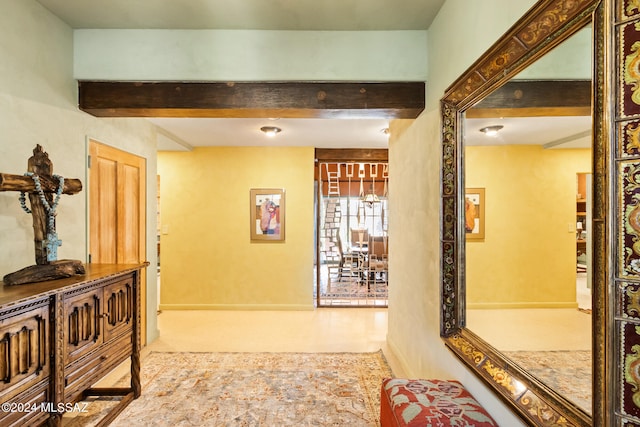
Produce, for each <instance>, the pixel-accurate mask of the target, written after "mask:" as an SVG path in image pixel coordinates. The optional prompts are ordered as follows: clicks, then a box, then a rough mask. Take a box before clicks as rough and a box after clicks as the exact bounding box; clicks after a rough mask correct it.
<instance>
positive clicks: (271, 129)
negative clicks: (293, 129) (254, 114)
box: [260, 126, 282, 137]
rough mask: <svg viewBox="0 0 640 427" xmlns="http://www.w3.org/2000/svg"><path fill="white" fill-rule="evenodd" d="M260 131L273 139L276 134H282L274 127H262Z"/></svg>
mask: <svg viewBox="0 0 640 427" xmlns="http://www.w3.org/2000/svg"><path fill="white" fill-rule="evenodd" d="M260 130H261V131H262V132H264V133H265V135H267V136H271V137H274V136H276V135H277V134H278V133H280V132H282V129H280V128H279V127H275V126H262V127H261V128H260Z"/></svg>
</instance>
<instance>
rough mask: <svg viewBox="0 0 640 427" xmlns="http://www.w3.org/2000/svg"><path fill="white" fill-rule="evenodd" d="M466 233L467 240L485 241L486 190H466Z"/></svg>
mask: <svg viewBox="0 0 640 427" xmlns="http://www.w3.org/2000/svg"><path fill="white" fill-rule="evenodd" d="M464 231H465V234H466V236H467V240H484V188H467V189H466V190H465V194H464Z"/></svg>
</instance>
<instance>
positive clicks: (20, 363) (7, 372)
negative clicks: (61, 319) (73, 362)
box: [0, 300, 50, 400]
mask: <svg viewBox="0 0 640 427" xmlns="http://www.w3.org/2000/svg"><path fill="white" fill-rule="evenodd" d="M47 301H48V300H43V301H42V302H41V303H39V305H40V307H37V305H38V303H36V304H35V305H36V308H30V309H29V310H28V311H26V310H25V311H20V310H17V311H13V313H12V315H10V316H8V317H4V316H2V317H0V319H1V320H0V397H1V398H2V400H5V399H8V398H9V397H10V396H13V395H15V394H17V393H19V392H21V391H23V390H25V389H27V388H29V387H30V386H31V385H32V384H34V383H36V382H38V381H40V380H42V379H43V378H46V377H47V376H48V375H49V370H50V367H49V359H48V351H49V346H48V342H49V341H48V336H49V335H48V334H49V307H48V305H47Z"/></svg>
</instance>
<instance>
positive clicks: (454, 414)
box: [380, 378, 498, 427]
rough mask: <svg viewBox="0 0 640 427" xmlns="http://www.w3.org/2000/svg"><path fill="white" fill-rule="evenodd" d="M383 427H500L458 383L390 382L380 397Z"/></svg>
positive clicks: (427, 381)
mask: <svg viewBox="0 0 640 427" xmlns="http://www.w3.org/2000/svg"><path fill="white" fill-rule="evenodd" d="M380 424H381V426H382V427H391V426H412V427H418V426H419V427H426V426H432V427H445V426H456V427H471V426H473V427H490V426H491V427H497V426H498V424H497V423H496V422H495V421H494V420H493V418H491V416H490V415H489V414H488V413H487V411H485V410H484V408H483V407H482V406H480V404H479V403H478V402H477V401H476V400H475V399H474V398H473V396H471V394H470V393H469V392H468V391H467V390H466V389H465V388H464V387H463V386H462V384H461V383H460V382H458V381H454V380H409V379H402V378H387V379H385V380H383V381H382V387H381V395H380Z"/></svg>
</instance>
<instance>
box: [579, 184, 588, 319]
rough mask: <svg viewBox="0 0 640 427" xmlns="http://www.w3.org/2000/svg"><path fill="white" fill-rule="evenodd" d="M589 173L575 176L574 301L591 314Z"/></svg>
mask: <svg viewBox="0 0 640 427" xmlns="http://www.w3.org/2000/svg"><path fill="white" fill-rule="evenodd" d="M591 179H592V174H591V173H578V174H577V176H576V182H577V190H576V299H577V302H578V309H580V310H584V311H587V312H591V272H592V269H591V230H590V229H589V228H590V227H589V224H591Z"/></svg>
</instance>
